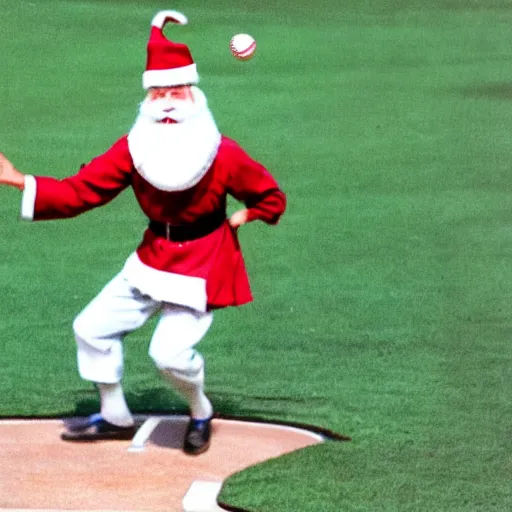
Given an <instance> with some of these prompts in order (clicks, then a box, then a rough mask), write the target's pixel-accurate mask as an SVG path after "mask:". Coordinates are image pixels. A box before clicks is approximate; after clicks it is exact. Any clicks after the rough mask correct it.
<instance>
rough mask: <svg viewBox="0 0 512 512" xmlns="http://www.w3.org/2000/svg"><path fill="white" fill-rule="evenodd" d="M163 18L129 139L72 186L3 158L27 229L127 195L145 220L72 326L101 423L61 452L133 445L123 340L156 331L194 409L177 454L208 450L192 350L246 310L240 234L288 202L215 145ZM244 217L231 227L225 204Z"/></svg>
mask: <svg viewBox="0 0 512 512" xmlns="http://www.w3.org/2000/svg"><path fill="white" fill-rule="evenodd" d="M168 22H173V23H177V24H185V23H187V18H186V17H185V16H184V15H183V14H181V13H179V12H176V11H162V12H159V13H157V14H156V16H155V17H154V18H153V20H152V23H151V31H150V37H149V41H148V45H147V64H146V69H145V72H144V73H143V79H142V81H143V87H144V89H145V90H146V91H147V95H146V98H145V99H144V101H143V102H142V104H141V106H140V111H139V114H138V117H137V119H136V121H135V123H134V125H133V127H132V128H131V130H130V131H129V133H128V134H126V135H124V136H123V137H121V138H120V139H119V140H118V141H117V142H115V143H114V144H113V145H112V146H111V147H110V149H108V150H107V151H106V152H105V153H103V154H102V155H100V156H98V157H96V158H94V159H93V160H92V161H90V163H88V164H87V165H85V166H83V167H82V168H81V169H80V171H79V172H78V173H77V174H75V175H73V176H70V177H67V178H65V179H62V180H58V179H55V178H51V177H46V176H32V175H25V174H22V173H21V172H20V171H18V170H17V169H16V168H15V167H14V166H13V164H12V163H11V162H10V161H9V160H8V159H7V158H6V157H5V156H4V155H3V154H0V184H4V185H10V186H14V187H17V188H19V189H20V190H22V191H23V195H22V205H21V210H22V213H21V215H22V218H23V219H26V220H50V219H64V218H69V217H74V216H76V215H79V214H82V213H84V212H86V211H88V210H90V209H92V208H95V207H98V206H101V205H104V204H106V203H108V202H109V201H111V200H112V199H114V198H115V197H116V196H117V195H118V194H119V193H120V192H121V191H123V190H124V189H126V188H127V187H132V188H133V191H134V194H135V197H136V199H137V201H138V203H139V205H140V208H141V209H142V211H143V212H144V214H145V215H146V216H147V217H148V219H149V224H148V227H147V229H146V230H145V232H144V234H143V237H142V241H141V242H140V245H139V246H138V248H137V249H136V250H135V251H134V252H133V253H132V254H131V255H130V256H129V257H128V259H127V260H126V262H125V264H124V266H123V268H122V270H121V271H120V272H119V274H117V275H116V276H115V277H114V278H113V279H112V280H111V281H110V282H109V283H108V284H107V285H106V286H105V287H104V288H103V290H101V291H100V293H99V294H98V295H97V296H96V298H94V299H93V300H92V302H91V303H90V304H89V305H88V306H86V308H85V309H84V310H83V311H82V312H81V313H80V314H79V315H78V317H77V318H76V319H75V321H74V323H73V330H74V334H75V340H76V345H77V361H78V370H79V373H80V376H81V377H82V378H83V379H85V380H89V381H92V382H93V383H95V384H96V386H97V389H98V391H99V398H100V405H101V410H100V413H98V414H94V415H92V416H90V417H89V418H87V419H85V420H84V421H83V422H81V423H79V424H77V425H74V426H72V427H70V428H68V429H67V430H66V431H64V432H63V433H62V439H64V440H67V441H91V440H99V439H130V438H131V437H132V436H133V435H134V434H135V429H136V426H135V423H134V419H133V416H132V413H131V411H130V409H129V407H128V405H127V403H126V400H125V396H124V392H123V389H122V386H121V378H122V374H123V338H124V336H125V335H126V334H128V333H130V332H132V331H134V330H135V329H137V328H139V327H141V326H142V325H143V324H144V323H145V322H146V321H147V320H148V319H149V318H150V317H152V316H153V315H158V316H159V319H158V322H157V325H156V328H155V330H154V332H153V335H152V338H151V341H150V344H149V355H150V357H151V358H152V359H153V361H154V363H155V365H156V366H157V368H158V369H159V370H160V372H161V374H162V376H163V377H164V378H165V379H166V380H167V381H168V382H169V383H170V384H172V385H173V387H174V389H175V390H176V391H178V392H179V393H180V394H181V395H182V396H183V397H184V399H186V401H187V403H188V406H189V409H190V421H189V424H188V428H187V432H186V438H185V443H184V450H185V452H186V453H188V454H199V453H202V452H204V451H205V450H206V449H207V448H208V447H209V444H210V436H211V418H212V415H213V412H214V411H213V407H212V404H211V402H210V401H209V399H208V398H207V396H206V395H205V392H204V360H203V357H202V356H201V354H200V353H199V352H198V351H197V350H196V345H197V344H198V343H199V342H200V341H201V339H202V338H203V337H204V336H205V334H206V333H207V331H208V329H209V327H210V325H211V323H212V318H213V311H214V310H216V309H219V308H224V307H228V306H239V305H242V304H245V303H248V302H250V301H251V300H252V296H251V290H250V286H249V282H248V278H247V274H246V270H245V265H244V261H243V258H242V254H241V250H240V246H239V244H238V240H237V235H236V230H237V228H238V227H239V226H241V225H242V224H245V223H247V222H251V221H254V220H261V221H264V222H266V223H268V224H276V223H277V222H278V220H279V218H280V216H281V215H282V214H283V212H284V210H285V204H286V199H285V195H284V194H283V192H282V191H281V190H280V188H279V186H278V184H277V182H276V180H275V179H274V178H273V177H272V175H271V174H270V173H269V172H268V171H267V170H266V169H265V168H264V167H263V166H262V165H261V164H260V163H258V162H256V161H255V160H253V159H252V158H251V157H249V155H248V154H247V153H246V152H245V151H244V150H243V149H242V148H241V147H240V146H239V145H238V144H237V143H236V142H235V141H234V140H231V139H229V138H227V137H225V136H224V135H221V134H220V133H219V131H218V129H217V126H216V124H215V121H214V119H213V116H212V114H211V112H210V110H209V108H208V106H207V101H206V98H205V95H204V94H203V92H202V91H201V90H200V89H199V88H198V87H197V86H196V85H195V84H197V83H198V81H199V76H198V72H197V68H196V64H195V63H194V60H193V58H192V55H191V53H190V51H189V49H188V47H187V46H186V45H184V44H180V43H175V42H172V41H170V40H169V39H168V38H166V37H165V36H164V34H163V28H164V26H165V25H166V24H167V23H168ZM228 194H229V195H231V196H233V197H234V198H236V199H237V200H239V201H241V202H243V203H244V206H245V208H243V209H241V210H239V211H237V212H235V213H234V214H233V215H232V216H231V217H230V218H229V219H228V218H227V217H226V197H227V195H228Z"/></svg>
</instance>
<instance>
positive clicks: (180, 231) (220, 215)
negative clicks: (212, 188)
mask: <svg viewBox="0 0 512 512" xmlns="http://www.w3.org/2000/svg"><path fill="white" fill-rule="evenodd" d="M225 220H226V212H225V211H223V210H218V211H216V212H214V213H211V214H209V215H204V216H203V217H200V218H199V219H197V220H196V221H195V222H190V223H189V224H169V223H167V222H158V221H156V220H150V221H149V225H148V227H149V229H150V230H151V231H152V232H153V233H155V235H157V236H161V237H163V238H165V239H166V240H170V241H171V242H187V241H190V240H196V239H197V238H202V237H203V236H206V235H209V234H210V233H213V232H214V231H215V230H216V229H217V228H220V226H222V224H223V223H224V221H225Z"/></svg>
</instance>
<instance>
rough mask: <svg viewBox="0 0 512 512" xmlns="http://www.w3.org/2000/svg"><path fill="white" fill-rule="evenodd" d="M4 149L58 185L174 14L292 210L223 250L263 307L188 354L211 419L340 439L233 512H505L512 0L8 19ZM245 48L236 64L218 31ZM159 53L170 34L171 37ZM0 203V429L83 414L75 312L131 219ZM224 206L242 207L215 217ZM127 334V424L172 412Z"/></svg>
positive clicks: (215, 103)
mask: <svg viewBox="0 0 512 512" xmlns="http://www.w3.org/2000/svg"><path fill="white" fill-rule="evenodd" d="M0 7H1V9H0V14H1V16H0V48H1V50H2V57H1V58H2V61H1V62H2V64H1V69H0V93H1V98H2V101H1V104H0V151H2V152H4V153H5V154H6V155H7V156H9V157H10V158H11V159H12V160H13V161H14V163H15V164H16V165H17V166H18V167H19V168H20V169H21V170H23V171H25V172H32V173H37V174H48V175H54V176H61V177H64V176H66V175H69V174H72V173H74V172H75V171H76V170H77V169H78V167H79V166H80V164H81V163H82V162H86V161H88V160H90V159H91V158H92V157H93V156H95V155H97V154H99V153H101V152H103V151H104V150H106V149H107V148H108V147H109V146H110V144H111V143H112V142H113V141H114V140H116V139H117V138H118V137H119V136H121V135H122V134H123V133H125V132H126V131H127V130H128V129H129V127H130V125H131V123H132V121H133V120H134V117H135V114H136V111H137V105H138V102H139V101H140V100H141V98H142V94H143V92H142V89H141V74H142V72H143V70H144V66H145V45H146V42H147V36H148V33H149V23H150V20H151V18H152V16H153V14H154V13H155V12H157V11H158V10H160V9H167V8H173V9H179V10H182V11H183V12H185V13H186V14H187V15H188V16H189V19H190V25H189V26H187V27H181V28H174V29H173V30H172V31H171V32H170V33H169V36H170V37H172V38H175V39H179V40H181V41H183V42H186V43H187V44H189V45H190V47H191V49H192V52H193V55H194V57H195V60H196V62H197V64H198V69H199V73H200V75H201V78H202V80H201V86H202V88H203V90H204V91H205V93H206V94H207V96H208V98H209V100H210V105H211V107H212V109H213V111H214V113H215V114H216V118H217V121H218V124H219V126H220V128H221V129H222V131H223V132H224V133H225V134H226V135H229V136H231V137H233V138H235V139H237V140H238V141H239V142H240V143H241V144H242V145H244V146H245V147H246V148H247V150H248V151H249V152H250V153H251V154H252V155H253V156H254V157H255V158H257V159H259V160H261V161H262V162H264V163H265V164H266V165H267V166H268V167H269V169H271V170H272V172H273V174H274V175H275V176H276V177H277V178H278V180H279V182H280V183H281V185H282V187H283V189H284V190H285V191H286V192H287V194H288V200H289V208H288V211H287V213H286V214H285V216H284V217H283V219H282V222H281V224H280V225H279V226H278V227H277V228H269V227H267V226H265V225H262V224H253V225H249V226H247V227H245V228H244V229H243V230H242V231H241V241H242V244H243V247H244V249H245V255H246V262H247V265H248V268H249V273H250V275H251V279H252V284H253V291H254V295H255V302H254V303H253V304H251V305H249V306H246V307H243V308H240V309H233V310H225V311H221V312H218V313H217V314H216V318H215V322H214V326H213V328H212V330H211V331H210V333H209V335H208V336H207V338H206V339H205V340H204V341H203V342H202V343H201V345H200V347H201V351H202V353H203V354H204V355H205V357H206V360H207V364H208V368H207V377H208V381H207V392H208V394H209V395H210V396H211V398H212V400H213V402H214V405H215V407H216V409H217V411H218V412H220V413H224V414H230V415H240V416H249V417H255V418H256V417H257V418H265V419H269V420H284V421H290V422H302V423H307V424H311V425H316V426H320V427H324V428H327V429H331V430H334V431H336V432H339V433H343V434H346V435H349V436H351V437H352V438H353V440H352V442H348V443H341V442H327V443H324V444H322V445H318V446H314V447H310V448H307V449H305V450H302V451H299V452H295V453H293V454H290V455H287V456H284V457H281V458H279V459H276V460H272V461H269V462H266V463H264V464H262V465H259V466H256V467H253V468H251V469H249V470H246V471H244V472H242V473H240V474H237V475H235V476H233V477H232V478H230V479H229V480H228V481H227V484H226V486H225V487H224V488H223V491H222V493H221V499H222V500H223V501H224V502H226V503H229V504H231V505H233V506H236V507H241V508H244V509H246V510H249V511H251V512H256V511H258V512H302V511H304V512H306V511H307V512H309V511H311V512H313V511H314V512H319V511H321V512H340V511H344V512H347V511H372V512H373V511H386V512H394V511H436V512H437V511H448V512H458V511H465V512H474V511H482V512H489V511H510V510H512V485H511V476H512V407H511V406H512V401H511V389H512V350H511V348H510V337H511V335H512V230H511V226H512V213H511V210H512V208H511V206H512V185H511V184H510V182H511V179H510V167H511V165H510V161H511V156H512V137H511V136H510V130H511V128H512V31H511V29H510V27H511V25H512V1H509V0H481V1H478V0H466V1H462V0H424V1H421V2H420V1H418V0H410V1H408V2H406V1H403V2H398V1H395V0H382V1H381V2H369V1H368V0H359V1H354V0H348V1H346V2H343V3H341V2H337V1H335V0H318V1H316V2H313V3H312V2H307V1H306V0H295V1H293V2H292V1H291V0H290V1H289V2H277V3H276V2H269V1H266V0H259V1H253V0H247V1H246V2H244V3H242V4H237V5H235V6H233V5H232V2H228V1H227V0H226V1H224V0H212V1H211V2H201V1H199V0H192V1H190V2H184V1H182V0H180V1H177V2H175V3H174V4H166V3H165V2H164V3H162V2H156V1H142V0H141V1H138V2H135V1H134V2H130V1H122V0H117V1H100V0H97V1H88V2H87V1H72V0H68V1H64V0H34V1H33V2H24V3H19V2H18V1H15V0H0ZM237 32H248V33H250V34H252V35H253V36H254V37H255V38H256V39H257V41H258V50H257V56H256V57H255V58H254V59H253V60H252V61H250V62H246V63H240V62H237V61H236V60H235V59H233V58H232V57H231V55H230V54H229V51H228V43H229V39H230V37H231V36H232V35H233V34H235V33H237ZM171 34H172V35H171ZM19 203H20V194H19V192H18V191H15V190H11V189H2V190H0V216H1V221H0V240H1V243H0V306H1V307H0V343H1V347H2V364H1V366H0V387H1V389H2V400H1V401H0V415H1V416H4V417H9V416H57V417H60V416H63V415H73V414H89V413H92V412H96V410H97V408H98V402H97V397H96V393H95V392H94V391H93V389H92V388H91V386H90V384H89V383H86V382H83V381H82V380H81V379H80V378H79V376H78V373H77V370H76V362H75V345H74V341H73V336H72V330H71V324H72V320H73V318H74V316H75V315H76V314H77V313H78V312H79V311H80V310H81V309H82V308H83V306H84V305H85V304H86V303H87V302H88V301H89V300H90V299H91V298H92V297H93V296H94V295H95V294H96V293H97V292H98V291H99V289H100V288H101V287H102V286H103V284H104V283H105V282H106V281H107V280H108V279H110V278H111V277H112V276H113V275H114V274H115V273H116V272H117V271H118V270H119V269H120V267H121V266H122V264H123V262H124V259H125V257H126V256H127V255H128V254H129V253H130V252H131V251H132V250H133V249H134V248H135V247H136V245H137V244H138V242H139V239H140V236H141V233H142V230H143V228H144V226H145V222H146V220H145V219H144V218H143V216H142V214H141V213H140V212H139V211H138V209H137V207H136V203H135V200H134V198H133V196H132V194H131V192H127V193H125V194H123V195H122V196H120V197H119V198H118V199H116V200H115V201H114V202H113V203H111V204H109V205H107V206H106V207H104V208H101V209H98V210H95V211H93V212H90V213H88V214H87V215H84V216H81V217H79V218H76V219H73V220H66V221H62V222H48V223H39V224H30V223H22V222H21V221H19V220H18V219H19ZM233 206H235V205H233ZM151 328H152V324H151V323H150V324H148V325H147V326H145V327H144V328H143V329H142V330H140V331H139V332H137V333H135V334H133V335H132V336H130V337H129V338H128V339H127V340H126V374H125V379H124V386H125V389H126V391H127V396H128V401H129V404H130V406H131V407H132V409H133V410H134V411H135V412H152V411H182V410H183V407H184V404H183V402H181V401H180V399H179V398H178V397H177V396H175V395H173V394H171V393H170V392H169V391H168V389H167V388H166V387H165V385H164V384H163V382H162V381H161V380H160V378H159V375H158V374H157V372H156V370H155V369H154V367H153V366H152V363H151V362H150V360H149V357H148V356H147V355H146V352H147V344H148V337H149V335H150V333H151Z"/></svg>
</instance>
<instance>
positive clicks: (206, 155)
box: [128, 87, 221, 192]
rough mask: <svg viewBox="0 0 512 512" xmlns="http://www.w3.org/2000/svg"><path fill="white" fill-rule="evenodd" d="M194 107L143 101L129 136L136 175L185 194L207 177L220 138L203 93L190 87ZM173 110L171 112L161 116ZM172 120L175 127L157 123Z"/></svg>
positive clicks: (177, 102) (158, 185)
mask: <svg viewBox="0 0 512 512" xmlns="http://www.w3.org/2000/svg"><path fill="white" fill-rule="evenodd" d="M192 92H193V95H194V100H195V101H194V103H191V102H189V101H188V102H187V101H179V100H178V101H171V102H169V101H163V100H153V101H148V100H145V101H144V102H143V103H142V104H141V106H140V111H139V115H138V117H137V119H136V121H135V124H134V125H133V127H132V129H131V130H130V132H129V134H128V148H129V150H130V154H131V156H132V160H133V164H134V166H135V169H136V170H137V172H138V173H139V174H140V175H141V176H142V177H143V178H144V179H145V180H146V181H148V182H149V183H151V185H153V186H154V187H156V188H158V189H160V190H164V191H167V192H176V191H180V190H187V189H189V188H191V187H193V186H194V185H196V184H197V183H198V182H199V181H200V180H201V178H202V177H203V176H204V175H205V174H206V172H207V171H208V169H209V168H210V166H211V165H212V163H213V160H214V159H215V156H216V155H217V150H218V149H219V145H220V140H221V134H220V132H219V130H218V129H217V125H216V124H215V120H214V119H213V116H212V114H211V112H210V109H209V108H208V105H207V101H206V97H205V95H204V94H203V92H202V91H201V90H200V89H199V88H197V87H193V88H192ZM169 107H173V108H174V110H173V111H172V112H171V113H169V112H164V110H165V109H167V108H169ZM165 117H172V118H173V119H174V120H176V121H177V122H176V123H175V124H164V123H159V121H160V120H162V119H164V118H165Z"/></svg>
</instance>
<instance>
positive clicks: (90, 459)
mask: <svg viewBox="0 0 512 512" xmlns="http://www.w3.org/2000/svg"><path fill="white" fill-rule="evenodd" d="M137 420H139V421H140V423H141V427H140V428H139V430H138V431H137V434H136V435H135V437H134V438H133V439H132V441H98V442H91V443H72V442H65V441H62V440H61V439H60V433H61V432H62V431H63V430H64V428H65V422H66V421H69V420H42V419H41V420H18V419H11V420H4V421H0V450H1V454H2V465H1V466H0V510H9V511H11V512H13V511H21V510H23V511H31V512H36V511H40V512H42V511H45V512H49V511H63V510H68V511H69V510H74V511H77V512H78V511H80V512H86V511H87V512H88V511H91V512H92V511H95V512H98V511H105V512H106V511H123V512H135V511H137V512H142V511H152V512H154V511H171V512H214V511H217V512H218V511H222V510H225V509H224V508H222V507H221V506H220V505H219V504H218V503H217V496H218V494H219V492H220V490H221V487H222V483H223V481H224V480H225V479H226V478H227V477H228V476H229V475H232V474H233V473H236V472H239V471H241V470H243V469H245V468H247V467H249V466H252V465H254V464H257V463H260V462H263V461H265V460H267V459H270V458H273V457H278V456H280V455H283V454H285V453H289V452H293V451H295V450H298V449H300V448H305V447H306V446H310V445H313V444H317V443H321V442H323V441H324V440H325V437H324V436H323V435H322V434H321V433H316V432H312V431H310V430H307V429H302V428H298V427H292V426H287V425H275V424H269V423H259V422H252V421H242V420H234V419H233V420H232V419H214V420H213V422H212V442H211V446H210V449H209V450H208V451H207V452H205V453H203V454H201V455H199V456H190V455H186V454H185V453H183V451H182V449H181V448H182V446H183V440H184V436H185V430H186V427H187V423H188V417H186V416H147V417H146V416H139V417H138V418H137Z"/></svg>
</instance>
